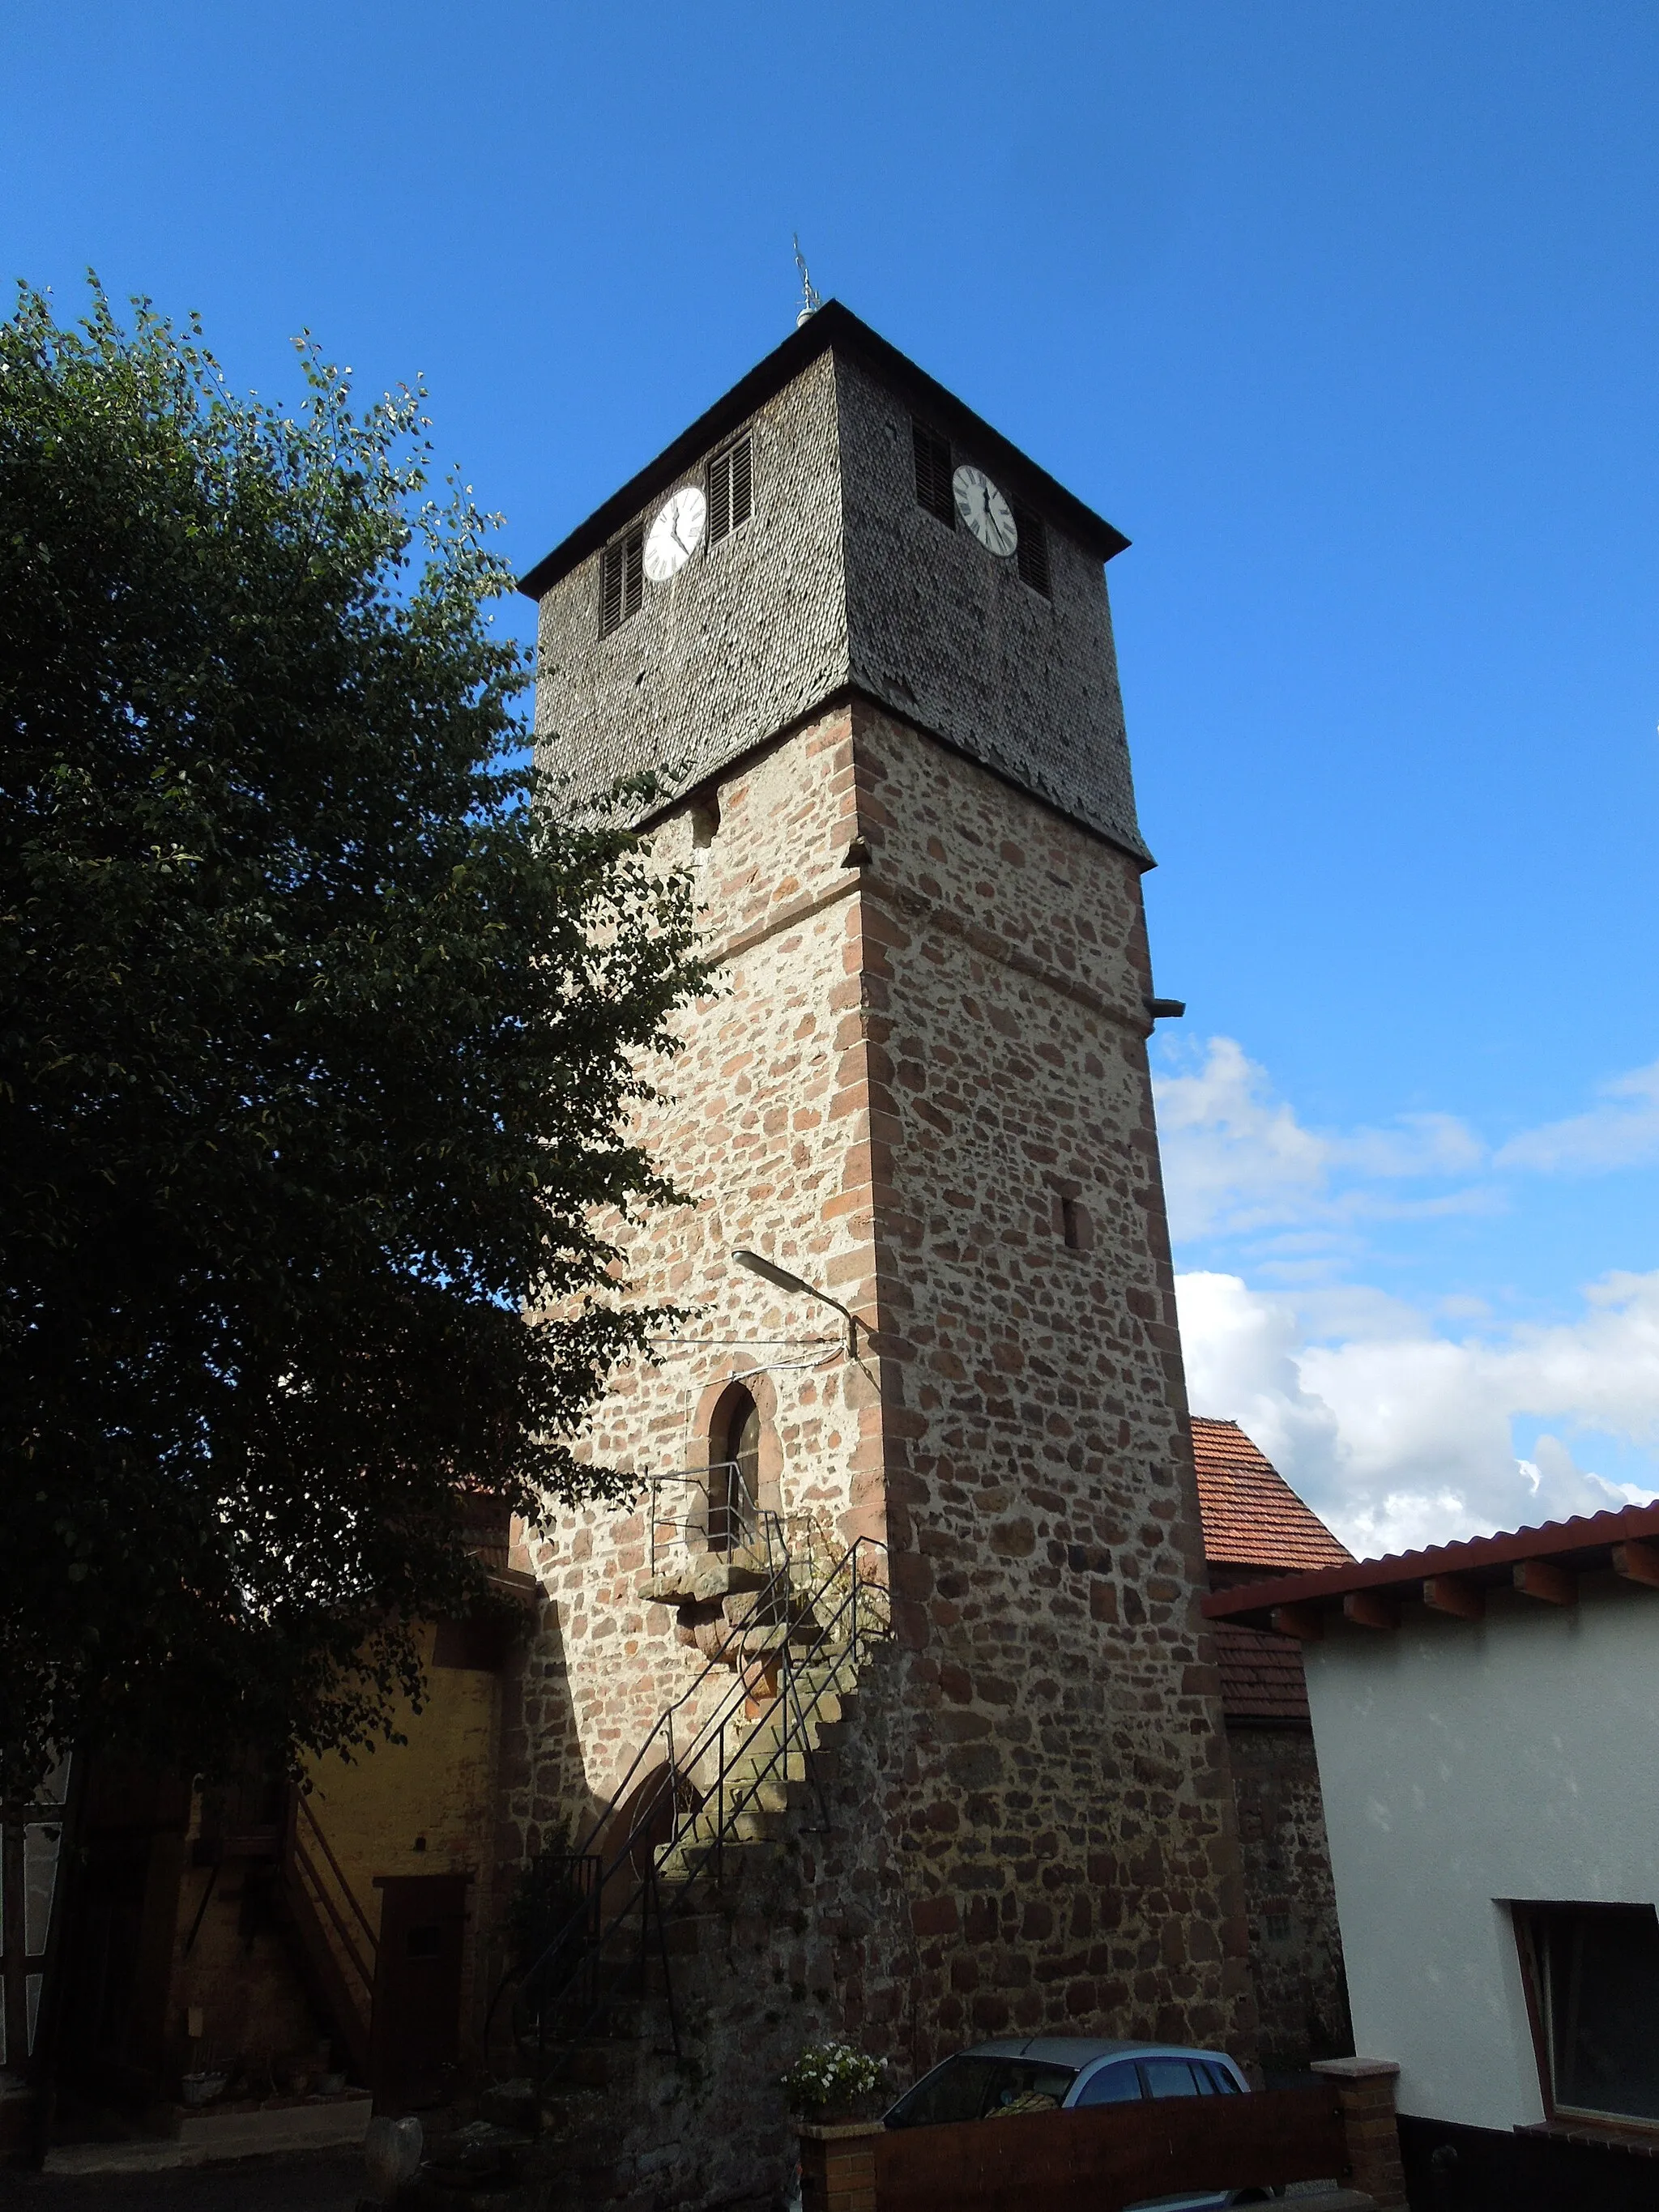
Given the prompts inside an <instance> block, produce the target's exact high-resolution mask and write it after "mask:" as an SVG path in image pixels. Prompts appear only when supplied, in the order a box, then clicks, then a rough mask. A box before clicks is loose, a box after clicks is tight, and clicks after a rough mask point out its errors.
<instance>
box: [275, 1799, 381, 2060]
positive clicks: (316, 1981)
mask: <svg viewBox="0 0 1659 2212" xmlns="http://www.w3.org/2000/svg"><path fill="white" fill-rule="evenodd" d="M280 1877H281V1894H282V1899H283V1905H284V1906H285V1907H286V1909H287V1913H288V1921H289V1928H290V1929H291V1930H292V1932H293V1936H294V1939H295V1950H296V1952H297V1954H298V1957H299V1962H300V1968H301V1977H302V1978H303V1980H304V1981H305V1984H306V1987H307V1996H309V1997H310V1999H311V2001H312V2002H313V2005H315V2006H316V2008H317V2009H318V2011H319V2013H320V2014H321V2015H322V2017H323V2018H324V2019H325V2021H327V2023H328V2026H329V2029H330V2032H331V2034H332V2035H333V2036H334V2038H335V2039H336V2040H337V2043H338V2044H339V2045H340V2046H341V2047H342V2049H343V2052H344V2053H345V2055H346V2056H347V2057H348V2058H349V2061H350V2070H351V2073H352V2075H353V2076H354V2078H355V2079H356V2081H361V2082H364V2083H367V2082H368V2078H369V2065H370V2037H371V2029H372V2027H373V2023H374V1971H375V1964H376V1956H377V1951H378V1948H379V1946H378V1938H377V1936H376V1934H375V1930H374V1925H373V1923H371V1921H370V1920H369V1917H368V1914H367V1912H365V1911H364V1910H363V1908H362V1905H361V1903H360V1902H359V1901H358V1899H357V1897H356V1893H355V1892H354V1891H353V1889H352V1887H351V1885H350V1883H349V1881H347V1880H346V1877H345V1875H344V1872H343V1869H342V1868H341V1866H340V1863H339V1861H338V1860H337V1858H336V1857H335V1856H334V1853H333V1851H332V1850H331V1848H330V1845H329V1841H328V1838H327V1837H326V1836H325V1834H324V1833H323V1830H322V1826H321V1825H320V1823H319V1820H318V1819H317V1816H316V1814H314V1813H313V1811H312V1809H311V1806H310V1803H309V1802H308V1800H307V1798H306V1797H305V1796H303V1794H302V1793H301V1790H300V1789H299V1786H298V1785H297V1784H293V1785H291V1786H290V1788H289V1799H288V1818H287V1821H286V1825H285V1827H284V1831H283V1850H282V1857H281V1861H280Z"/></svg>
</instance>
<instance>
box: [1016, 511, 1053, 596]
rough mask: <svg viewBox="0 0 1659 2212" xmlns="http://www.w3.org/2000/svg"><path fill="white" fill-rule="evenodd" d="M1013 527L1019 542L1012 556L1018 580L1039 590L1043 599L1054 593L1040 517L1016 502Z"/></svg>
mask: <svg viewBox="0 0 1659 2212" xmlns="http://www.w3.org/2000/svg"><path fill="white" fill-rule="evenodd" d="M1014 528H1015V529H1016V530H1017V531H1018V532H1019V543H1018V545H1017V546H1016V547H1015V549H1014V557H1015V559H1016V561H1017V562H1018V564H1019V575H1020V581H1021V582H1022V583H1024V584H1029V585H1030V587H1031V589H1032V590H1033V591H1034V592H1042V596H1043V598H1044V599H1052V598H1053V597H1054V593H1053V592H1052V590H1051V589H1050V588H1049V582H1048V532H1047V530H1046V529H1045V528H1044V527H1043V522H1042V516H1041V515H1040V514H1033V513H1032V512H1031V510H1030V507H1021V506H1019V505H1018V504H1016V506H1015V507H1014Z"/></svg>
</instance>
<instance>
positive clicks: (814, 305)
mask: <svg viewBox="0 0 1659 2212" xmlns="http://www.w3.org/2000/svg"><path fill="white" fill-rule="evenodd" d="M794 239H795V266H796V268H797V269H799V271H800V309H799V313H797V315H796V317H795V328H796V329H797V330H799V328H800V326H801V325H802V324H803V323H808V322H811V319H812V318H813V316H814V315H816V314H817V311H818V309H819V308H820V307H822V306H823V301H822V300H820V299H819V297H818V295H817V291H816V289H814V287H813V283H812V280H811V277H810V276H808V275H807V273H806V256H805V254H804V253H803V252H801V250H800V233H799V231H797V232H796V233H795V234H794Z"/></svg>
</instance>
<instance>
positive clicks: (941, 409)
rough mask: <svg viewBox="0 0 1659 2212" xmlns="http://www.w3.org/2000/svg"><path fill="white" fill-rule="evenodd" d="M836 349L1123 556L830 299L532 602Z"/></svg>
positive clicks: (574, 535) (1083, 538)
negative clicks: (862, 365)
mask: <svg viewBox="0 0 1659 2212" xmlns="http://www.w3.org/2000/svg"><path fill="white" fill-rule="evenodd" d="M837 349H838V350H840V351H842V352H843V353H845V354H846V355H848V356H849V358H851V359H853V360H855V361H860V362H863V363H864V364H865V365H866V367H868V368H872V369H873V370H874V371H875V373H876V374H877V375H878V377H880V378H882V379H883V380H884V381H885V382H886V383H888V384H890V385H894V386H897V387H898V389H899V390H901V391H902V392H905V393H906V395H907V396H908V398H910V399H911V400H912V401H913V403H915V404H919V405H920V407H921V410H922V411H923V412H924V413H926V414H927V415H929V416H932V417H933V419H934V420H935V421H936V422H939V424H940V425H941V427H943V428H947V429H955V430H957V431H958V432H960V433H963V434H964V435H965V436H966V438H967V439H968V440H969V441H970V442H971V444H972V446H973V448H974V452H975V456H976V457H980V458H982V459H984V460H985V461H986V462H987V463H988V464H989V465H991V466H992V467H993V468H997V469H1000V470H1001V471H1002V473H1003V474H1004V475H1005V476H1006V477H1007V478H1008V483H1009V489H1011V490H1017V491H1019V492H1021V493H1022V494H1024V495H1026V496H1028V497H1030V499H1031V501H1032V503H1033V504H1034V505H1036V506H1039V507H1042V509H1043V511H1044V512H1045V513H1047V515H1048V519H1049V520H1051V521H1052V522H1053V523H1054V525H1055V526H1056V527H1057V528H1058V529H1060V530H1063V531H1065V532H1066V533H1067V534H1068V535H1069V536H1071V537H1073V538H1077V539H1078V540H1079V542H1080V543H1081V544H1085V545H1087V546H1089V547H1090V548H1091V550H1094V551H1096V552H1097V553H1098V555H1099V556H1100V558H1101V560H1102V561H1110V560H1112V559H1114V558H1115V556H1117V555H1118V554H1120V553H1121V552H1122V551H1123V550H1125V548H1126V547H1127V545H1128V543H1129V540H1128V539H1127V538H1126V537H1125V536H1124V535H1123V532H1121V530H1118V529H1116V528H1115V526H1113V525H1112V524H1111V523H1109V522H1108V521H1107V520H1106V519H1105V517H1104V516H1103V515H1099V514H1097V513H1095V511H1094V509H1093V508H1092V507H1086V506H1085V504H1084V502H1083V501H1081V500H1080V499H1079V497H1078V496H1077V495H1076V493H1075V492H1070V491H1067V490H1066V487H1065V485H1064V484H1062V483H1060V482H1059V481H1058V479H1057V478H1055V477H1051V476H1050V475H1049V474H1048V471H1047V470H1046V469H1044V468H1042V467H1041V466H1040V465H1038V464H1037V463H1036V461H1034V460H1032V459H1031V458H1030V455H1029V454H1027V453H1022V452H1021V451H1020V449H1019V447H1018V446H1016V445H1014V444H1013V443H1012V441H1010V440H1009V439H1007V438H1005V437H1004V436H1003V435H1002V433H1001V432H1000V430H995V429H993V428H992V427H991V425H990V424H989V423H988V422H986V421H985V419H984V418H983V416H979V415H976V414H975V412H974V410H973V409H972V408H971V407H969V406H967V405H966V404H964V403H963V401H962V400H960V399H958V398H957V396H956V394H955V393H954V392H949V391H947V390H946V389H945V386H944V385H942V384H940V383H939V381H938V380H936V379H935V378H933V377H931V376H929V375H928V374H927V370H926V369H923V368H918V367H917V366H916V364H915V362H913V361H911V360H910V359H909V358H908V356H906V355H904V354H902V353H901V352H900V351H899V349H898V348H897V347H896V346H894V345H890V344H889V343H888V342H887V340H886V339H885V338H884V337H881V336H880V335H879V334H878V332H877V331H872V329H871V328H870V326H869V325H868V324H867V323H863V322H860V319H859V318H858V317H857V316H856V315H855V314H854V313H853V312H852V310H851V308H849V307H842V304H841V302H840V301H838V300H826V301H824V303H823V307H820V308H819V309H818V311H817V314H815V315H814V316H813V317H812V318H811V320H810V321H808V322H805V323H803V324H802V325H800V327H799V329H798V330H794V331H791V332H790V334H789V336H788V337H787V338H786V339H785V340H784V341H783V343H782V344H781V345H780V346H775V348H774V349H773V350H772V351H771V352H770V353H769V354H768V355H767V356H766V358H765V359H764V360H763V361H761V362H757V364H756V366H755V367H754V368H751V369H750V371H749V373H748V374H747V375H746V376H744V377H740V378H739V379H738V382H737V383H736V384H734V385H733V386H732V388H731V390H730V391H729V392H725V393H723V394H722V396H721V397H720V398H719V399H717V400H716V401H715V402H714V405H713V406H712V407H710V408H708V409H707V410H705V411H704V412H703V413H702V415H700V416H698V417H697V419H696V422H693V423H692V424H690V427H689V428H686V429H684V430H683V431H682V432H681V433H680V435H679V436H678V438H676V439H675V440H674V441H673V442H672V444H671V445H668V446H665V447H664V448H663V450H662V452H661V453H659V454H658V455H657V457H656V459H654V460H653V461H649V462H647V465H645V467H644V468H642V469H641V470H640V471H638V472H637V474H635V475H634V476H632V477H629V480H628V482H627V483H625V484H623V486H622V488H621V489H619V490H617V491H615V492H613V493H612V494H611V497H610V498H609V499H608V500H606V501H605V503H604V505H603V506H601V507H595V508H594V510H593V512H592V514H590V515H589V516H588V517H587V519H586V521H585V522H580V523H578V525H577V526H576V527H575V529H574V530H573V531H572V532H570V534H569V536H568V538H564V539H563V540H562V542H561V543H560V544H557V545H556V546H555V547H554V549H553V550H552V551H551V552H550V553H549V554H547V555H546V556H544V558H543V559H542V560H540V561H538V562H537V563H536V565H535V567H534V568H532V569H530V570H529V571H528V572H527V573H526V574H525V575H524V576H522V577H520V580H519V589H520V591H521V592H523V593H524V594H525V596H526V599H540V598H541V597H542V596H543V594H544V592H548V591H550V589H551V588H552V586H554V585H555V584H556V583H557V582H558V581H559V580H560V578H561V577H562V576H567V575H568V574H569V573H570V571H571V570H572V569H573V568H576V567H577V566H578V565H579V564H580V562H583V561H585V560H586V559H587V557H588V556H589V555H590V554H592V553H594V552H597V551H598V550H599V547H600V546H602V545H603V544H605V543H606V542H607V540H608V539H609V538H611V536H612V534H613V533H614V532H616V531H617V529H619V528H620V527H621V526H622V525H623V523H624V522H627V521H629V520H631V519H632V517H633V516H635V515H636V514H637V513H639V512H640V510H641V508H642V507H645V506H646V505H647V502H648V501H650V499H651V498H652V496H653V493H655V492H656V491H658V490H659V489H665V488H666V487H667V486H668V485H669V484H671V483H672V482H673V481H674V479H675V477H679V476H683V475H684V472H685V471H686V470H687V469H688V468H690V466H691V465H692V464H693V463H694V462H695V461H697V460H700V459H702V456H703V455H704V454H705V453H708V451H709V449H710V448H711V447H714V446H717V445H718V444H719V443H720V440H721V439H722V438H723V437H725V436H726V434H727V432H728V431H732V430H735V429H736V428H738V426H739V424H741V423H743V422H746V421H747V420H748V418H749V417H750V416H751V415H752V414H754V413H755V411H756V410H757V408H759V407H762V406H763V405H764V404H765V403H766V402H767V401H768V400H769V399H770V398H772V397H773V396H774V394H775V393H776V392H781V391H782V389H783V387H784V386H785V385H787V384H789V383H792V382H793V380H794V379H795V378H796V377H798V376H799V374H801V372H802V370H803V369H805V368H806V367H807V366H808V364H809V363H810V362H813V361H816V360H817V357H818V356H819V355H820V354H824V353H829V352H830V351H832V350H837Z"/></svg>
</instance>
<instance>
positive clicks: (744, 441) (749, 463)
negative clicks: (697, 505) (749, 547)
mask: <svg viewBox="0 0 1659 2212" xmlns="http://www.w3.org/2000/svg"><path fill="white" fill-rule="evenodd" d="M739 454H741V455H742V457H743V470H742V475H743V513H741V514H738V513H737V512H736V509H737V505H738V455H739ZM722 472H723V482H722ZM702 473H703V496H704V498H705V499H706V500H707V501H708V537H707V541H706V543H707V549H708V552H710V553H712V552H713V551H714V548H715V546H717V545H720V544H724V543H725V542H726V539H727V538H735V537H736V536H737V534H738V531H740V530H741V529H743V528H744V526H745V525H746V524H748V523H750V522H751V521H752V520H754V514H755V433H754V426H753V425H752V423H751V424H749V425H747V426H746V427H745V428H743V429H742V430H739V431H738V435H737V436H736V437H735V438H728V439H727V440H726V443H725V444H724V445H723V446H721V447H720V448H719V450H718V451H717V452H715V453H711V454H710V455H709V457H708V462H707V463H706V465H704V468H703V472H702Z"/></svg>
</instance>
